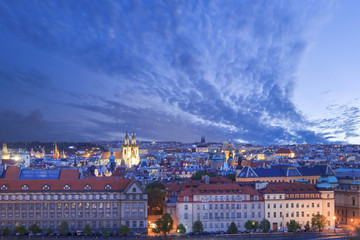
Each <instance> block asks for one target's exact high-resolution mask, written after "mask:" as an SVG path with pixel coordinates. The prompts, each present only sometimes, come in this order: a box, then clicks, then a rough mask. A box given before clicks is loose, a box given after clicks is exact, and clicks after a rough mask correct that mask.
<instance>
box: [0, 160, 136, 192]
mask: <svg viewBox="0 0 360 240" xmlns="http://www.w3.org/2000/svg"><path fill="white" fill-rule="evenodd" d="M21 171H22V169H21ZM21 171H20V168H19V167H16V166H11V167H8V168H7V169H6V173H5V177H4V178H0V192H4V191H64V190H68V191H84V190H85V191H86V190H92V191H104V190H113V191H123V190H125V189H126V187H127V186H128V185H129V184H130V183H131V182H132V181H133V179H119V178H113V177H112V178H108V177H102V178H83V179H80V175H79V171H78V170H77V169H63V170H59V171H60V174H59V175H58V177H57V178H55V179H54V178H50V179H44V178H43V175H42V174H43V171H47V170H43V169H41V170H39V171H40V172H41V174H40V175H39V174H35V175H34V176H35V177H39V176H40V178H35V179H22V178H21ZM33 171H36V170H33ZM54 176H55V175H54Z"/></svg>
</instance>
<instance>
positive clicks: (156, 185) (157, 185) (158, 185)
mask: <svg viewBox="0 0 360 240" xmlns="http://www.w3.org/2000/svg"><path fill="white" fill-rule="evenodd" d="M156 188H158V189H161V190H163V189H165V185H164V184H162V183H161V182H159V181H154V182H151V183H149V184H148V185H146V191H149V190H152V189H156Z"/></svg>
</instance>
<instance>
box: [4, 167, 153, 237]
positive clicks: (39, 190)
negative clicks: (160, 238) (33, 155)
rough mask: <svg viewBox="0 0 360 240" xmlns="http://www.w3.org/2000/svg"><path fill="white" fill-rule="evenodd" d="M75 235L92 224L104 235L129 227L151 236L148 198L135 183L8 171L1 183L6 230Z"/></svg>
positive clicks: (62, 173)
mask: <svg viewBox="0 0 360 240" xmlns="http://www.w3.org/2000/svg"><path fill="white" fill-rule="evenodd" d="M62 221H66V222H68V225H69V229H70V230H71V231H76V230H82V229H83V228H84V226H85V224H86V223H89V224H90V226H91V228H92V229H93V230H95V231H99V230H100V229H101V227H104V228H106V229H108V230H110V231H118V229H119V226H120V225H127V226H129V228H130V230H131V231H132V232H134V233H137V232H142V233H145V232H147V194H146V192H145V190H144V189H143V188H142V187H141V186H140V185H139V183H138V182H136V181H135V180H134V179H118V178H82V177H81V175H80V174H79V171H78V170H77V169H67V170H27V169H20V168H18V167H13V166H11V167H8V168H7V169H6V172H5V176H4V177H3V178H0V228H4V227H8V228H9V229H11V230H12V229H14V228H15V227H16V226H21V225H22V226H25V227H26V228H28V227H29V226H30V225H31V224H33V223H37V225H38V226H39V227H40V228H42V229H43V230H46V229H48V228H52V229H53V230H54V231H56V230H57V228H58V226H59V225H60V223H61V222H62Z"/></svg>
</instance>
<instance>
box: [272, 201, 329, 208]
mask: <svg viewBox="0 0 360 240" xmlns="http://www.w3.org/2000/svg"><path fill="white" fill-rule="evenodd" d="M272 206H273V208H276V206H279V208H282V203H279V205H277V204H276V203H274V204H273V205H272ZM290 206H291V208H294V206H295V204H294V203H291V204H290ZM299 206H300V204H299V203H296V208H299ZM316 206H317V207H320V203H318V204H317V205H316ZM267 207H268V208H271V204H270V203H268V205H267ZM304 207H305V205H304V203H302V204H301V208H304ZM306 207H307V208H309V207H310V205H309V203H308V204H307V205H306ZM311 207H313V208H314V207H315V203H311ZM327 207H328V208H329V207H330V203H329V202H328V203H327ZM285 208H289V203H286V204H285Z"/></svg>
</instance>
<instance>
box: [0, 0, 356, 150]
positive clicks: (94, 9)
mask: <svg viewBox="0 0 360 240" xmlns="http://www.w3.org/2000/svg"><path fill="white" fill-rule="evenodd" d="M359 7H360V2H359V1H356V0H344V1H321V0H320V1H319V0H316V1H303V0H294V1H291V2H289V1H280V0H275V1H265V0H264V1H243V0H236V1H230V0H219V1H216V0H212V1H200V0H199V1H174V0H169V1H157V0H154V1H147V0H144V1H140V0H131V1H111V0H104V1H95V0H78V1H70V0H62V1H53V0H49V1H32V0H27V1H20V0H14V1H6V0H0V141H7V142H12V141H98V140H121V139H122V138H123V137H124V133H125V132H126V131H129V132H136V134H137V137H138V138H139V139H143V140H177V141H183V142H195V141H196V140H197V141H199V140H200V138H201V136H202V135H204V136H205V138H206V140H207V141H224V140H228V139H230V138H231V140H232V141H233V142H239V143H251V144H261V145H271V144H293V143H309V144H315V143H334V142H336V143H349V144H360V109H359V107H360V105H359V101H360V100H359V95H360V93H359V89H360V81H359V76H360V68H359V66H360V46H359V44H360V28H359V27H358V26H357V25H358V23H359V22H360V15H359V14H357V9H360V8H359Z"/></svg>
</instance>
